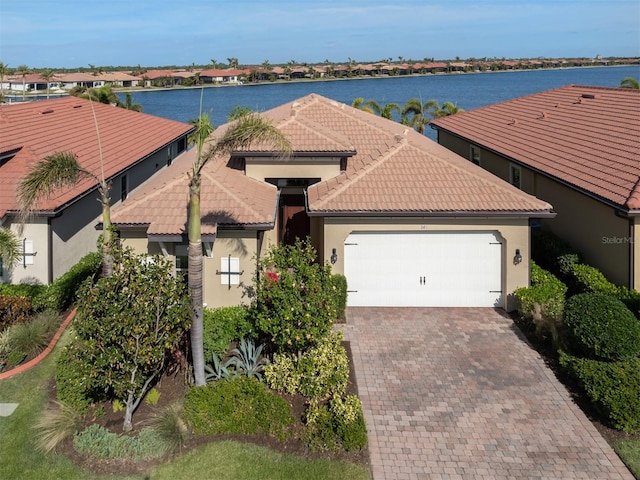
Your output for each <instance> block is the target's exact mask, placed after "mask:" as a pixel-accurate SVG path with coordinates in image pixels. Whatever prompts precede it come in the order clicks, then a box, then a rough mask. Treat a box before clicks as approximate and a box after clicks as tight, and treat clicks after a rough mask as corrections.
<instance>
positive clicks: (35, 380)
mask: <svg viewBox="0 0 640 480" xmlns="http://www.w3.org/2000/svg"><path fill="white" fill-rule="evenodd" d="M69 337H70V334H69V332H67V333H65V334H64V335H63V337H62V339H61V341H60V342H59V343H58V346H57V347H56V348H55V350H54V351H53V353H52V354H51V355H49V357H47V358H46V359H45V360H44V361H43V362H42V363H41V364H40V365H38V366H37V367H35V368H32V369H31V370H29V371H27V372H24V373H22V374H20V375H17V376H15V377H13V378H10V379H7V380H2V381H0V402H11V403H16V402H17V403H19V404H20V405H19V406H18V408H17V409H16V411H15V412H14V413H13V414H12V415H11V416H9V417H0V438H1V439H2V448H0V478H11V479H14V480H31V479H35V478H37V479H39V480H48V479H52V480H54V479H55V480H76V479H77V480H90V479H96V480H98V479H99V480H106V479H113V480H143V479H150V480H161V479H171V480H173V479H176V478H216V479H220V480H224V479H227V478H228V479H237V478H243V479H248V480H251V479H256V480H257V479H265V480H268V479H285V478H296V479H301V480H304V479H309V480H312V479H332V478H335V479H343V478H349V479H350V480H358V479H362V480H365V479H369V478H370V473H369V469H368V468H367V467H366V466H364V465H356V464H352V463H345V462H332V461H328V460H309V459H305V458H301V457H296V456H293V455H284V454H281V453H279V452H275V451H272V450H270V449H268V448H265V447H259V446H255V445H247V444H243V443H238V442H230V441H224V442H216V443H211V444H208V445H204V446H202V447H200V448H199V449H197V450H193V451H191V452H189V453H187V454H185V455H183V456H181V457H179V458H177V459H175V460H173V461H171V462H169V463H165V464H162V465H159V466H157V467H156V468H154V469H153V470H152V471H151V472H149V473H148V474H147V475H133V476H97V475H94V474H92V473H89V472H87V471H85V470H82V469H81V468H79V467H78V466H76V465H75V464H73V463H72V462H71V461H70V460H68V459H67V458H65V457H63V456H62V455H45V454H42V453H39V452H38V450H36V448H35V444H34V440H33V438H34V435H33V433H32V430H31V425H33V423H34V421H35V420H36V419H37V418H39V416H40V414H41V412H42V410H43V409H44V406H45V404H46V400H47V398H46V396H47V386H48V382H49V381H50V380H51V379H52V378H53V373H54V369H55V360H56V358H57V357H58V355H59V354H60V351H61V348H62V347H63V346H64V345H65V344H67V343H68V341H69Z"/></svg>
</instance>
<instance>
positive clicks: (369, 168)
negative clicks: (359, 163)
mask: <svg viewBox="0 0 640 480" xmlns="http://www.w3.org/2000/svg"><path fill="white" fill-rule="evenodd" d="M395 138H396V141H397V143H396V144H395V145H393V146H392V147H391V148H389V150H387V151H386V152H385V153H384V155H381V156H380V157H378V158H376V159H375V160H373V161H372V162H370V163H368V164H366V165H365V166H364V168H361V169H360V170H358V171H356V172H354V178H353V179H352V180H351V181H350V182H344V183H343V184H342V185H341V186H339V187H338V188H336V189H335V190H334V191H333V192H331V193H330V194H329V195H326V196H325V197H324V199H323V200H322V201H321V202H319V204H320V205H323V204H325V203H327V202H328V201H330V200H332V199H333V198H335V197H336V196H338V195H340V194H341V193H342V192H343V191H344V190H346V189H347V188H351V187H352V186H353V185H355V184H357V183H358V182H360V181H362V179H363V178H365V177H366V176H367V174H369V173H371V172H373V171H375V170H376V169H377V168H378V167H380V166H381V165H383V164H384V163H385V161H386V160H387V159H388V158H390V157H391V156H392V155H393V154H395V153H397V152H398V151H399V150H400V149H401V148H402V147H404V146H409V142H408V141H407V139H406V138H399V139H398V136H397V135H396V137H395ZM345 175H346V172H343V173H341V174H340V177H342V178H344V176H345ZM340 177H337V178H340ZM329 181H330V180H329ZM338 181H339V180H338Z"/></svg>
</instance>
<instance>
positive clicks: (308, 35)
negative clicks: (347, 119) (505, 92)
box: [0, 0, 640, 68]
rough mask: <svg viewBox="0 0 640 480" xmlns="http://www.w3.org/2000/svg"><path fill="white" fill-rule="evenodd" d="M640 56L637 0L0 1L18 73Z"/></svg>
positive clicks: (0, 20)
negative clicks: (21, 69)
mask: <svg viewBox="0 0 640 480" xmlns="http://www.w3.org/2000/svg"><path fill="white" fill-rule="evenodd" d="M596 55H602V56H604V57H608V56H618V57H627V56H636V57H637V56H640V1H639V0H475V1H471V0H411V1H405V0H396V1H380V0H322V1H320V0H295V1H294V0H109V1H105V2H97V1H89V0H28V1H22V0H21V1H16V0H0V62H2V63H4V64H5V65H8V66H9V68H15V67H17V66H18V65H27V66H28V67H29V68H45V67H48V68H56V67H57V68H74V67H88V66H89V65H94V66H137V65H141V66H143V67H153V66H169V65H181V66H187V65H192V64H195V65H207V64H211V63H212V60H216V61H217V62H218V63H227V62H228V59H229V58H237V59H238V62H239V63H240V64H241V65H260V64H262V63H263V62H265V61H266V62H269V64H271V65H275V64H283V63H288V62H290V61H292V60H295V62H296V63H303V62H306V63H322V62H324V61H325V60H329V61H331V62H335V63H339V62H346V61H349V60H350V59H351V60H355V61H356V62H363V63H364V62H374V61H380V60H382V59H388V58H391V59H393V60H394V61H398V60H399V59H400V58H402V59H405V60H407V59H412V60H423V59H424V58H435V59H436V60H444V59H455V58H456V57H460V58H461V59H467V58H471V57H474V58H484V57H489V58H494V57H495V58H503V57H504V58H535V57H547V58H558V57H595V56H596Z"/></svg>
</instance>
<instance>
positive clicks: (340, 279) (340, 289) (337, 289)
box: [331, 273, 347, 320]
mask: <svg viewBox="0 0 640 480" xmlns="http://www.w3.org/2000/svg"><path fill="white" fill-rule="evenodd" d="M331 284H332V288H333V290H334V295H335V298H336V317H337V319H338V320H344V318H345V312H346V310H347V277H345V276H344V275H342V274H340V273H334V274H333V275H331Z"/></svg>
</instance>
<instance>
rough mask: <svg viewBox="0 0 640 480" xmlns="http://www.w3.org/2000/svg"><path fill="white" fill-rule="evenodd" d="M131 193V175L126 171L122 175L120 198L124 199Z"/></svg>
mask: <svg viewBox="0 0 640 480" xmlns="http://www.w3.org/2000/svg"><path fill="white" fill-rule="evenodd" d="M127 195H129V175H127V174H126V173H125V174H124V175H122V176H121V177H120V200H121V201H123V202H124V200H125V199H126V198H127Z"/></svg>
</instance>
